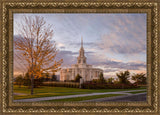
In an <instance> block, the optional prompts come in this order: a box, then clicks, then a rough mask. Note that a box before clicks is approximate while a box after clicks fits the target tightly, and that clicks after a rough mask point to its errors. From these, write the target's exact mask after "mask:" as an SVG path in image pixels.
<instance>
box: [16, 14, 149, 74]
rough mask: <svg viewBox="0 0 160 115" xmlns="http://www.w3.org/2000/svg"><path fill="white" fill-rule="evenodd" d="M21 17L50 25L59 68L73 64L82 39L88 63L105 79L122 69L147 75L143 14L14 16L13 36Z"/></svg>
mask: <svg viewBox="0 0 160 115" xmlns="http://www.w3.org/2000/svg"><path fill="white" fill-rule="evenodd" d="M24 15H26V16H31V15H32V16H35V15H39V16H43V17H44V19H45V21H46V23H47V24H52V25H53V28H52V29H53V31H54V36H53V40H54V41H56V44H57V48H58V49H59V54H58V55H57V58H63V60H64V63H63V64H62V68H63V67H70V65H71V64H75V63H76V57H77V56H78V53H79V49H80V42H81V37H83V43H84V49H85V56H86V57H87V63H88V64H91V65H93V67H99V68H102V69H103V70H104V75H105V77H114V76H115V75H116V73H117V72H119V71H124V70H130V71H131V72H132V73H141V72H144V73H145V72H146V14H143V13H135V14H134V13H130V14H129V13H126V14H125V13H124V14H123V13H119V14H116V13H114V14H113V13H108V14H107V13H103V14H100V13H97V14H92V13H89V14H88V13H86V14H83V13H81V14H63V13H54V14H27V13H26V14H14V35H18V33H17V32H16V28H17V23H20V22H21V20H22V16H24Z"/></svg>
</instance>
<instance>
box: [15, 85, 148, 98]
mask: <svg viewBox="0 0 160 115" xmlns="http://www.w3.org/2000/svg"><path fill="white" fill-rule="evenodd" d="M137 89H146V87H141V88H135V89H79V88H66V87H47V86H42V87H40V88H34V95H30V89H28V88H27V87H26V86H21V88H19V87H18V86H17V85H14V86H13V92H14V93H23V94H25V95H14V99H27V98H39V97H51V96H64V95H77V94H88V93H103V92H116V91H128V90H137Z"/></svg>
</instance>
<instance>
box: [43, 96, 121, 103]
mask: <svg viewBox="0 0 160 115" xmlns="http://www.w3.org/2000/svg"><path fill="white" fill-rule="evenodd" d="M121 95H123V94H105V95H94V96H85V97H75V98H67V99H56V100H49V101H45V102H67V101H70V102H71V101H84V100H91V99H97V98H105V97H113V96H121Z"/></svg>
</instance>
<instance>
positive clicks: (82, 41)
mask: <svg viewBox="0 0 160 115" xmlns="http://www.w3.org/2000/svg"><path fill="white" fill-rule="evenodd" d="M81 47H83V38H82V37H81Z"/></svg>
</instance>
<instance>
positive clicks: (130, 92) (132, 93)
mask: <svg viewBox="0 0 160 115" xmlns="http://www.w3.org/2000/svg"><path fill="white" fill-rule="evenodd" d="M144 92H146V91H135V92H128V93H132V94H136V93H144Z"/></svg>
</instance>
